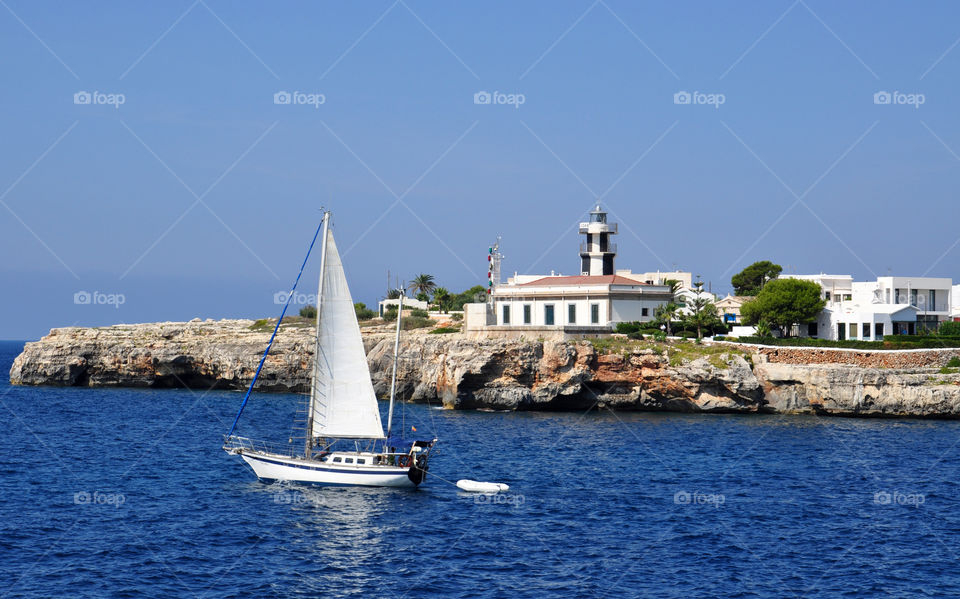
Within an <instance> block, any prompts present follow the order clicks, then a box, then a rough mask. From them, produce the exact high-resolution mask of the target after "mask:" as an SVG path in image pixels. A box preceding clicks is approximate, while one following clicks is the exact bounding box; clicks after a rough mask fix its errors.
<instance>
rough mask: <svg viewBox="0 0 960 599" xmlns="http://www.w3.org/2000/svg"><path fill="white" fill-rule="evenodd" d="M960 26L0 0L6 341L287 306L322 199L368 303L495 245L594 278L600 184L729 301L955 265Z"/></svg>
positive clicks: (719, 11) (951, 8)
mask: <svg viewBox="0 0 960 599" xmlns="http://www.w3.org/2000/svg"><path fill="white" fill-rule="evenodd" d="M958 38H960V5H957V3H955V2H939V3H936V2H925V3H922V4H917V3H911V2H899V3H889V2H843V3H836V2H824V1H817V0H808V1H807V2H805V3H804V2H795V3H793V2H789V1H784V2H779V1H777V2H752V3H748V2H737V3H718V2H680V3H643V4H639V3H634V2H626V1H623V0H605V1H604V2H597V3H591V2H589V1H583V2H524V3H515V2H503V3H497V2H482V3H451V2H421V1H418V0H406V1H405V2H396V3H394V2H391V1H389V0H388V1H384V2H362V3H361V2H357V3H334V2H280V3H266V2H258V3H253V2H226V1H223V0H205V1H204V2H198V3H192V2H191V1H189V0H188V1H183V2H180V1H170V2H154V3H130V2H115V3H97V2H91V3H64V2H43V1H40V2H32V1H31V2H27V1H24V0H3V2H2V3H0V56H2V58H0V74H2V79H3V85H2V86H0V108H2V110H0V140H2V143H0V199H2V204H0V255H2V257H3V260H2V263H0V282H2V290H3V293H0V312H2V314H3V315H4V319H3V321H2V323H0V338H7V339H33V338H37V337H39V336H41V335H43V334H45V333H46V332H47V330H48V329H49V328H51V327H56V326H68V325H73V324H79V325H103V324H112V323H115V322H144V321H156V320H187V319H190V318H194V317H201V318H207V317H212V318H222V317H262V316H268V315H275V314H276V313H278V311H279V307H278V306H276V305H275V304H274V301H273V297H274V293H275V292H277V291H279V290H283V289H285V288H287V287H288V286H289V284H290V282H291V281H292V279H293V277H294V276H295V275H296V270H297V268H298V266H299V263H300V260H301V259H302V256H303V252H304V250H305V248H306V245H307V243H308V242H309V239H310V236H311V235H312V233H313V230H314V228H315V226H316V224H317V222H318V219H319V217H320V212H319V208H320V206H328V207H330V208H332V209H333V211H334V219H335V226H336V229H335V231H336V234H337V236H338V241H339V243H340V246H341V248H342V250H344V251H345V250H347V249H348V248H349V251H346V254H345V263H346V267H347V274H348V277H349V280H350V284H351V288H352V291H353V294H354V297H355V299H356V300H357V301H364V302H366V303H367V304H373V303H375V302H376V301H377V300H378V299H379V298H380V297H382V295H383V294H384V292H385V287H386V273H387V270H388V269H389V270H390V271H391V272H393V273H396V274H399V275H400V276H401V277H402V278H404V279H409V278H411V277H413V276H414V275H415V274H416V273H419V272H427V273H431V274H433V275H434V276H435V277H436V278H437V280H438V282H439V283H440V284H442V285H444V286H446V287H448V288H449V289H451V290H453V291H460V290H462V289H464V288H466V287H469V286H471V285H474V284H477V283H482V282H483V281H484V277H485V269H486V261H485V253H486V248H487V246H488V244H489V243H490V242H491V241H492V240H494V239H495V238H496V236H497V235H502V236H503V252H504V254H505V255H506V260H505V263H504V272H505V273H506V272H509V273H512V272H513V271H515V270H516V271H520V272H521V273H524V272H531V273H536V272H549V271H550V270H551V269H554V270H557V271H561V272H565V273H566V272H570V273H572V272H575V271H576V270H577V268H578V261H577V244H578V242H579V239H578V236H577V234H576V231H575V229H573V228H571V227H573V226H574V224H575V223H576V222H578V221H579V220H580V219H581V218H582V216H583V215H584V213H585V212H586V211H587V210H589V208H590V207H591V204H592V203H593V202H594V201H595V200H596V198H597V196H598V195H599V196H602V202H603V203H604V204H605V205H606V206H607V207H608V208H609V209H610V211H611V212H612V213H613V215H614V216H613V218H614V220H616V221H618V222H620V223H621V225H620V235H619V238H618V239H617V240H616V241H617V242H618V243H619V255H618V259H617V266H618V267H620V268H632V269H633V270H635V271H645V270H654V269H657V268H664V269H670V268H673V267H674V265H676V266H678V267H679V268H681V269H684V270H691V271H693V272H694V273H696V274H700V275H702V276H703V278H704V279H705V280H708V281H710V282H712V285H713V290H714V291H715V292H720V293H723V292H725V291H727V290H729V288H730V286H729V279H730V276H731V275H732V274H734V273H735V272H737V271H738V270H740V269H741V268H743V267H744V266H746V265H748V264H749V263H751V262H753V261H755V260H762V259H770V260H774V261H776V262H778V263H780V264H783V265H784V266H785V267H788V270H789V271H791V272H801V273H804V272H820V271H826V272H831V273H849V274H852V275H853V276H854V277H856V278H857V279H868V278H871V277H873V276H876V275H880V276H882V275H886V274H888V273H893V274H898V275H904V276H920V275H923V274H928V275H929V276H950V277H954V278H960V269H958V268H957V266H958V263H960V245H957V240H958V236H960V227H958V226H957V222H958V219H957V217H958V209H957V206H958V204H957V189H958V180H960V119H958V111H957V108H956V107H957V106H958V103H957V101H958V97H960V92H958V86H957V83H956V82H957V81H958V80H960V77H958V71H960V47H954V46H955V45H957V41H958ZM81 91H87V92H91V93H92V92H94V91H98V92H100V93H101V94H123V97H124V102H123V104H122V105H120V106H119V107H116V106H114V105H111V104H93V103H91V104H75V103H74V94H75V93H78V92H81ZM278 91H288V92H294V91H299V92H302V93H310V94H323V97H324V100H325V101H324V103H323V104H322V105H318V106H313V105H310V104H299V105H295V104H289V105H283V104H280V105H278V104H275V103H274V94H275V93H276V92H278ZM480 91H488V92H494V91H498V92H501V93H504V94H523V98H524V102H523V104H522V105H520V106H519V107H515V106H512V105H498V104H475V103H474V94H475V93H477V92H480ZM680 91H688V92H691V93H692V92H694V91H698V92H701V93H703V94H723V99H724V101H723V104H722V105H720V106H719V108H717V107H715V106H713V105H708V104H707V105H704V104H700V105H697V104H675V103H674V94H675V93H677V92H680ZM878 91H888V92H894V91H898V92H900V93H901V94H923V98H922V99H923V104H922V105H920V106H919V107H916V106H915V105H911V104H894V103H891V104H879V105H878V104H875V103H874V94H875V93H876V92H878ZM100 98H101V99H106V96H101V97H100ZM900 98H901V100H902V101H904V102H906V101H909V97H908V96H900ZM198 198H199V201H198ZM398 198H399V200H398ZM355 243H356V244H355ZM354 244H355V245H354ZM788 265H789V266H788ZM311 266H312V268H311V270H310V271H309V272H308V275H307V276H308V278H307V279H306V282H305V286H304V288H303V290H304V291H306V292H309V291H310V290H311V289H312V287H314V285H315V280H316V279H315V277H316V271H317V266H318V260H315V261H314V262H313V263H312V265H311ZM79 291H87V292H90V293H92V292H94V291H97V292H99V293H102V294H123V297H124V300H125V303H124V304H123V305H122V306H120V307H119V308H116V307H113V306H110V305H83V304H75V303H74V294H75V293H77V292H79Z"/></svg>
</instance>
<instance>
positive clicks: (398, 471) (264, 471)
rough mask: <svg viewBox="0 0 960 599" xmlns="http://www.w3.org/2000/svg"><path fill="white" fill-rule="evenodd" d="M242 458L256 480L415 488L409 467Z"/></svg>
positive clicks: (246, 453) (257, 455)
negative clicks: (408, 473)
mask: <svg viewBox="0 0 960 599" xmlns="http://www.w3.org/2000/svg"><path fill="white" fill-rule="evenodd" d="M240 457H241V458H243V461H245V462H246V463H247V464H248V465H249V466H250V468H252V469H253V472H254V473H255V474H256V475H257V478H259V479H261V480H285V481H295V482H303V483H312V484H319V485H341V486H361V487H410V488H413V487H416V486H417V485H415V484H413V481H411V480H410V478H409V477H408V476H407V471H409V470H410V468H409V467H407V468H401V467H399V466H387V465H369V466H352V465H341V464H335V465H334V464H327V463H323V462H318V461H316V460H306V459H304V458H302V457H301V458H291V457H289V456H281V455H276V454H269V453H260V452H251V451H243V452H240Z"/></svg>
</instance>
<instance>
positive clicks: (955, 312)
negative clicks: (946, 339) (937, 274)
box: [950, 285, 960, 320]
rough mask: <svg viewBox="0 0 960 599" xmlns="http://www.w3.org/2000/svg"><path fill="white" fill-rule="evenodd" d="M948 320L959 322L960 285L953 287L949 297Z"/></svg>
mask: <svg viewBox="0 0 960 599" xmlns="http://www.w3.org/2000/svg"><path fill="white" fill-rule="evenodd" d="M950 318H951V319H952V320H960V285H954V286H953V293H952V294H951V296H950Z"/></svg>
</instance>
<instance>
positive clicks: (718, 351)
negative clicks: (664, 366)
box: [669, 342, 748, 370]
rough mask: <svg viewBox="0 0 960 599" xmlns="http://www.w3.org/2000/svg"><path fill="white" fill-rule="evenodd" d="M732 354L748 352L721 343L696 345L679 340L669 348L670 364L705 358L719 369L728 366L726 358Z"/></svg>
mask: <svg viewBox="0 0 960 599" xmlns="http://www.w3.org/2000/svg"><path fill="white" fill-rule="evenodd" d="M733 355H739V356H743V357H745V358H746V357H748V354H747V353H746V352H744V351H743V350H736V349H733V350H732V349H730V348H729V347H726V346H722V345H698V344H696V343H688V342H680V343H674V344H672V345H671V346H670V350H669V356H670V365H671V366H682V365H683V364H684V363H685V362H692V361H694V360H697V359H700V358H706V359H707V362H709V363H710V365H711V366H713V367H714V368H719V369H721V370H726V369H727V368H729V367H730V365H729V364H727V360H729V359H730V356H733Z"/></svg>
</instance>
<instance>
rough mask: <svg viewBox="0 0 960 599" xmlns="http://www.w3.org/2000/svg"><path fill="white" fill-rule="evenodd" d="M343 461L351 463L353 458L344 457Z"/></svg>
mask: <svg viewBox="0 0 960 599" xmlns="http://www.w3.org/2000/svg"><path fill="white" fill-rule="evenodd" d="M343 461H344V462H346V463H347V464H352V463H353V458H344V460H343Z"/></svg>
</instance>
